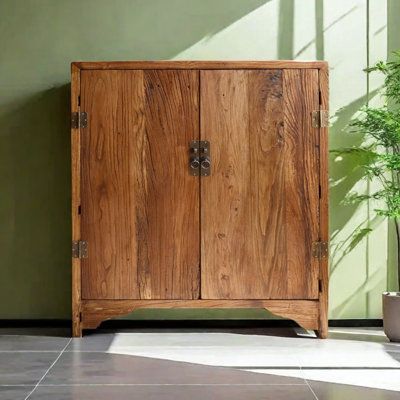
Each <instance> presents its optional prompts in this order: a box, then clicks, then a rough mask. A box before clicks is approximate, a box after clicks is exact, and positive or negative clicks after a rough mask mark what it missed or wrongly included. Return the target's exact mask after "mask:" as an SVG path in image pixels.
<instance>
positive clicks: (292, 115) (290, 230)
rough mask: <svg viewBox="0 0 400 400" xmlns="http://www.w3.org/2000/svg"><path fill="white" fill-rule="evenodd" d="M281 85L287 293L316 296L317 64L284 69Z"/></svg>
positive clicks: (317, 186)
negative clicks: (314, 126)
mask: <svg viewBox="0 0 400 400" xmlns="http://www.w3.org/2000/svg"><path fill="white" fill-rule="evenodd" d="M283 86H284V126H285V129H284V137H285V146H284V149H285V150H284V159H285V174H284V180H285V214H286V217H285V224H286V245H287V246H286V263H287V281H288V288H287V296H288V298H291V299H317V298H318V278H319V260H318V259H317V258H314V257H313V255H312V243H313V242H316V241H318V240H319V161H318V160H319V148H318V145H319V139H318V136H319V131H318V129H315V128H313V127H312V118H311V115H312V112H313V110H318V109H319V86H318V70H316V69H308V70H287V71H284V72H283Z"/></svg>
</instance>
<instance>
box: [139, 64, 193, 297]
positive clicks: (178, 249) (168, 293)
mask: <svg viewBox="0 0 400 400" xmlns="http://www.w3.org/2000/svg"><path fill="white" fill-rule="evenodd" d="M144 76H145V93H146V112H145V120H146V138H147V139H146V140H147V143H146V146H148V151H147V156H146V159H145V160H143V161H142V164H145V165H147V167H146V168H145V173H146V174H147V177H146V180H145V179H144V177H143V181H146V182H147V183H148V184H147V185H146V186H143V187H141V188H138V193H139V192H141V193H143V196H142V197H141V201H140V204H141V211H140V212H139V213H138V216H139V218H137V220H136V224H137V228H136V229H137V233H136V240H137V241H138V247H139V249H140V252H139V263H138V277H139V291H140V298H142V299H196V298H198V297H199V295H200V250H199V240H200V239H199V185H200V181H199V179H200V178H199V177H193V176H190V175H189V173H188V167H187V165H188V146H189V142H190V141H192V140H196V139H198V138H199V105H198V97H199V95H198V85H199V82H198V80H199V72H198V71H161V70H159V71H154V70H152V71H145V72H144ZM146 193H147V195H145V194H146ZM141 243H143V244H142V245H141Z"/></svg>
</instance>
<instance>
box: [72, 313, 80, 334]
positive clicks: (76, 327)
mask: <svg viewBox="0 0 400 400" xmlns="http://www.w3.org/2000/svg"><path fill="white" fill-rule="evenodd" d="M72 336H73V337H82V322H81V320H80V316H79V315H77V316H73V317H72Z"/></svg>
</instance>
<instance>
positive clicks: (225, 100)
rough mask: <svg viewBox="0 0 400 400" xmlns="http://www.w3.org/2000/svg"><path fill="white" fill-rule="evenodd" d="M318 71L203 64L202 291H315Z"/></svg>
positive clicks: (236, 295) (300, 295) (279, 295)
mask: <svg viewBox="0 0 400 400" xmlns="http://www.w3.org/2000/svg"><path fill="white" fill-rule="evenodd" d="M318 107H319V103H318V70H316V69H308V70H285V71H281V70H269V71H244V70H242V71H202V72H201V138H202V139H203V140H209V141H210V143H211V145H212V150H211V154H212V163H213V167H212V173H211V176H210V177H207V178H203V180H202V184H201V210H202V220H201V226H202V229H201V235H202V256H201V259H202V274H201V277H202V285H201V288H202V298H206V299H317V298H318V275H319V264H318V260H317V259H315V258H313V257H312V242H314V241H318V238H319V220H318V202H319V187H318V185H319V179H318V176H319V170H318V149H317V141H318V130H316V129H314V128H312V119H311V113H312V111H313V110H315V109H318Z"/></svg>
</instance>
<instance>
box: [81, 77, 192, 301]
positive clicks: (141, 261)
mask: <svg viewBox="0 0 400 400" xmlns="http://www.w3.org/2000/svg"><path fill="white" fill-rule="evenodd" d="M81 86H82V93H81V102H82V106H81V107H82V109H84V110H85V111H86V112H87V113H88V127H87V128H85V130H84V135H83V136H82V237H83V238H84V239H85V240H86V241H87V242H88V248H89V250H88V251H89V257H88V258H87V259H83V260H82V265H83V268H82V297H83V298H85V299H138V298H152V299H169V298H175V299H192V298H198V296H199V249H198V241H199V221H198V215H199V212H198V207H199V205H198V196H199V194H198V191H199V180H198V178H197V179H196V178H194V177H191V176H189V175H188V173H187V159H188V154H187V152H188V142H189V141H190V140H192V139H196V138H197V137H198V72H197V71H145V72H144V71H136V70H133V71H131V70H129V71H97V70H93V71H82V74H81Z"/></svg>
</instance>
